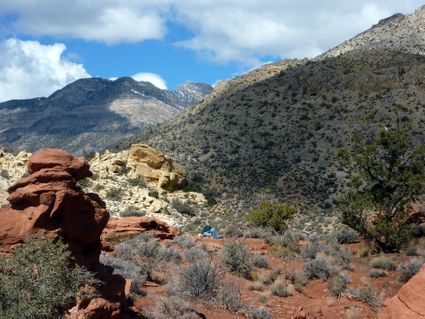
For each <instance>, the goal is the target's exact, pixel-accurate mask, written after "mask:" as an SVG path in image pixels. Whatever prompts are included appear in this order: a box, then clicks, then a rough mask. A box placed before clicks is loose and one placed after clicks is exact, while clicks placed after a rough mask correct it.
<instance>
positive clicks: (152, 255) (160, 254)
mask: <svg viewBox="0 0 425 319" xmlns="http://www.w3.org/2000/svg"><path fill="white" fill-rule="evenodd" d="M115 253H116V256H117V257H118V258H121V259H126V260H130V261H135V260H140V257H144V258H143V262H145V263H147V264H149V265H151V266H152V265H153V266H155V265H157V263H158V262H160V261H173V262H175V263H178V262H180V261H181V255H180V253H179V252H178V251H177V250H176V249H174V248H172V247H162V246H161V245H160V244H159V242H158V241H156V240H153V239H152V238H151V237H150V236H149V235H148V234H141V235H138V236H136V237H133V238H131V239H129V240H127V241H125V242H122V243H120V244H118V245H116V246H115Z"/></svg>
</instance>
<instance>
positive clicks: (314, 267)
mask: <svg viewBox="0 0 425 319" xmlns="http://www.w3.org/2000/svg"><path fill="white" fill-rule="evenodd" d="M303 271H304V275H305V276H306V277H307V278H308V279H315V278H317V279H320V280H323V281H324V280H326V279H328V278H329V277H330V275H331V270H330V268H329V265H328V264H327V262H326V260H324V259H320V258H318V259H313V260H308V261H307V262H306V263H305V264H304V270H303Z"/></svg>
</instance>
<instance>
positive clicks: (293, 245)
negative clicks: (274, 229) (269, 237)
mask: <svg viewBox="0 0 425 319" xmlns="http://www.w3.org/2000/svg"><path fill="white" fill-rule="evenodd" d="M300 239H301V235H300V234H298V233H296V232H294V231H290V230H287V231H285V232H284V233H283V234H282V235H277V236H275V238H274V240H273V242H272V244H273V247H272V253H273V255H275V256H276V257H279V258H290V257H295V256H296V255H297V254H299V252H300V247H299V245H298V243H299V241H300Z"/></svg>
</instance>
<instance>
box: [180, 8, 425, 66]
mask: <svg viewBox="0 0 425 319" xmlns="http://www.w3.org/2000/svg"><path fill="white" fill-rule="evenodd" d="M421 2H422V1H419V0H412V1H409V0H407V1H398V0H374V1H370V0H357V1H352V0H339V1H333V0H332V1H331V0H328V1H317V0H297V1H296V0H283V1H275V0H249V1H248V0H246V1H242V0H235V1H225V0H221V1H220V0H218V1H217V0H204V1H197V0H182V1H179V2H178V4H176V7H177V9H176V12H177V14H176V19H177V20H178V21H179V22H180V23H181V24H183V25H185V26H186V27H187V28H189V29H190V30H191V31H192V33H193V34H194V36H193V37H192V38H190V39H186V40H184V41H181V42H179V45H180V46H182V47H185V48H188V49H192V50H195V51H197V52H198V53H199V54H201V55H202V56H204V57H207V58H210V59H212V60H213V61H216V62H221V63H235V62H236V63H242V64H246V65H248V66H252V65H258V64H260V62H261V60H263V59H264V57H267V56H275V57H281V58H287V57H289V58H293V57H296V58H302V57H314V56H316V55H318V54H320V53H322V52H323V51H325V50H327V49H330V48H332V47H333V46H335V45H337V44H339V43H340V42H342V41H344V40H346V39H347V38H349V37H352V36H354V35H356V34H357V33H359V32H362V31H364V30H365V29H367V28H369V27H370V26H372V25H373V24H375V23H377V22H378V20H380V19H382V18H385V17H387V16H389V15H391V14H393V13H396V12H411V11H413V10H414V9H415V8H418V7H419V6H420V5H421V4H422V3H421Z"/></svg>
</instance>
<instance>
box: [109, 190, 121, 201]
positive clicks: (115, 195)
mask: <svg viewBox="0 0 425 319" xmlns="http://www.w3.org/2000/svg"><path fill="white" fill-rule="evenodd" d="M123 193H124V191H123V190H122V189H121V188H112V189H109V190H108V191H107V192H106V197H107V198H110V199H112V200H121V198H122V196H123Z"/></svg>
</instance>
